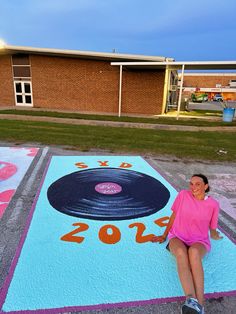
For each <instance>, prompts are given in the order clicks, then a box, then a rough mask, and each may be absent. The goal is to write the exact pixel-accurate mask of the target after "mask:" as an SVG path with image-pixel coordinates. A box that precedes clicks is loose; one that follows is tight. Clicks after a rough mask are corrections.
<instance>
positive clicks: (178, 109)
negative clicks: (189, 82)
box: [176, 64, 184, 120]
mask: <svg viewBox="0 0 236 314" xmlns="http://www.w3.org/2000/svg"><path fill="white" fill-rule="evenodd" d="M183 81H184V64H183V65H182V73H181V82H180V88H179V99H178V108H177V115H176V119H177V120H178V119H179V112H180V105H181V99H182V89H183Z"/></svg>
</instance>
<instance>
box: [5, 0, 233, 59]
mask: <svg viewBox="0 0 236 314" xmlns="http://www.w3.org/2000/svg"><path fill="white" fill-rule="evenodd" d="M0 38H1V39H3V40H4V41H5V42H6V43H7V44H9V45H17V46H31V47H41V48H62V49H76V50H85V51H101V52H112V51H113V49H115V50H116V52H118V53H130V54H144V55H155V56H164V57H172V58H175V60H177V61H184V60H189V61H194V60H205V61H210V60H219V61H221V60H236V0H166V1H165V0H0Z"/></svg>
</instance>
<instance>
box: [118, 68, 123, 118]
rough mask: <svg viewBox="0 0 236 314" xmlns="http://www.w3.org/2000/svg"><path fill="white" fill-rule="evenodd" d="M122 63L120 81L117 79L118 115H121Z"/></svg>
mask: <svg viewBox="0 0 236 314" xmlns="http://www.w3.org/2000/svg"><path fill="white" fill-rule="evenodd" d="M121 92H122V65H120V81H119V113H118V116H119V117H120V116H121V96H122V93H121Z"/></svg>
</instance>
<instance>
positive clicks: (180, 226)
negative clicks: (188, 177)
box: [168, 190, 219, 251]
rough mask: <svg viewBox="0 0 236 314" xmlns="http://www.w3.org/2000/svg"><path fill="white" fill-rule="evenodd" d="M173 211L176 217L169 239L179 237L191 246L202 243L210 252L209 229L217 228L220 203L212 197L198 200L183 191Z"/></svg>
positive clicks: (175, 202) (177, 198) (178, 196)
mask: <svg viewBox="0 0 236 314" xmlns="http://www.w3.org/2000/svg"><path fill="white" fill-rule="evenodd" d="M171 209H172V210H173V212H175V213H176V216H175V220H174V223H173V225H172V227H171V229H170V231H169V234H168V239H169V240H170V239H172V238H176V237H177V238H179V239H180V240H182V241H183V242H184V243H185V244H187V245H189V246H190V245H192V244H194V243H196V242H198V243H202V244H203V245H205V247H206V249H207V251H210V249H211V243H210V239H209V229H216V228H217V224H218V214H219V203H218V202H217V201H216V200H214V199H213V198H212V197H210V196H208V197H207V198H206V199H205V200H197V199H196V198H195V197H194V196H193V195H192V193H191V192H190V191H187V190H182V191H180V192H179V194H178V195H177V197H176V199H175V201H174V203H173V205H172V208H171Z"/></svg>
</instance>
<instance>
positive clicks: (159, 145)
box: [0, 120, 236, 161]
mask: <svg viewBox="0 0 236 314" xmlns="http://www.w3.org/2000/svg"><path fill="white" fill-rule="evenodd" d="M0 139H1V140H5V141H10V142H13V143H22V144H23V143H26V142H31V143H38V144H44V145H63V146H66V147H68V148H74V149H78V150H82V151H89V150H90V149H102V150H108V151H109V152H120V153H124V152H125V153H138V154H139V153H140V154H158V155H172V156H176V157H178V158H185V159H186V158H187V159H188V158H190V159H199V160H215V161H235V160H236V145H235V142H236V135H235V133H232V132H227V133H222V132H182V131H178V132H176V131H165V130H149V129H132V128H113V127H101V126H78V125H69V124H58V123H49V122H30V121H14V120H1V121H0ZM219 150H224V151H227V153H226V154H219Z"/></svg>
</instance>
